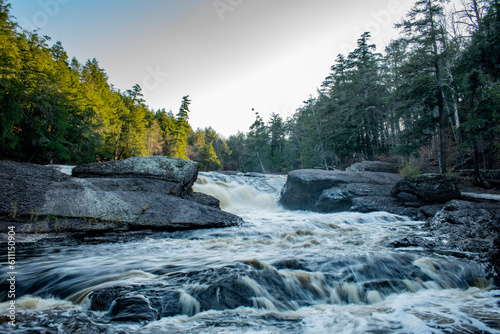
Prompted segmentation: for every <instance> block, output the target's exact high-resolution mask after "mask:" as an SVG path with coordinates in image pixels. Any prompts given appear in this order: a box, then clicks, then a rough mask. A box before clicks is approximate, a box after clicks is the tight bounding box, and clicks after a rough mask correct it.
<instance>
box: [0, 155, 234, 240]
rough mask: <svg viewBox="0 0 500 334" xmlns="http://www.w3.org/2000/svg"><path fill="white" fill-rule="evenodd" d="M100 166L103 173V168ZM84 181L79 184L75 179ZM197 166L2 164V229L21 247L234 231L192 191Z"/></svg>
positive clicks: (158, 162)
mask: <svg viewBox="0 0 500 334" xmlns="http://www.w3.org/2000/svg"><path fill="white" fill-rule="evenodd" d="M101 165H102V166H103V167H101ZM76 175H78V176H84V177H75V176H76ZM197 175H198V166H197V164H196V163H195V162H191V161H186V160H181V159H172V158H168V157H144V158H131V159H127V160H124V161H113V162H108V163H103V164H99V163H96V164H90V165H83V166H79V167H76V168H75V170H74V173H73V176H69V175H66V174H64V173H62V172H60V171H58V170H56V169H54V168H51V167H47V166H41V165H34V164H25V163H16V162H11V161H0V226H2V228H3V230H5V231H6V230H7V229H6V227H7V226H12V225H14V226H15V227H16V233H19V234H22V235H26V236H27V237H26V240H38V239H40V238H39V237H38V238H37V237H35V236H36V235H37V236H42V235H45V234H59V235H65V236H67V235H70V236H71V235H73V234H80V235H81V234H84V235H98V234H103V233H108V232H130V231H148V230H149V231H177V230H188V229H203V228H218V227H229V226H234V225H239V224H241V223H242V222H243V221H242V219H241V218H239V217H237V216H235V215H233V214H230V213H227V212H224V211H222V210H220V208H219V205H218V204H219V203H218V200H217V199H215V198H213V197H211V196H208V195H205V194H200V193H194V192H193V191H192V189H191V186H192V184H193V183H194V182H195V181H196V178H197Z"/></svg>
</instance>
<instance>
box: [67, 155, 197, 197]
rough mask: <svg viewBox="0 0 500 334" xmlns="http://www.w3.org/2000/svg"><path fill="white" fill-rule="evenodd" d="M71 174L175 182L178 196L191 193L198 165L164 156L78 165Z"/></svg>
mask: <svg viewBox="0 0 500 334" xmlns="http://www.w3.org/2000/svg"><path fill="white" fill-rule="evenodd" d="M72 175H73V176H76V177H79V178H95V177H106V178H127V177H134V178H144V179H155V180H162V181H167V182H170V183H173V184H175V185H176V186H177V188H178V190H177V191H176V195H177V193H178V195H180V194H181V193H183V192H188V191H190V189H191V187H192V186H193V184H194V183H195V182H196V179H197V178H198V164H197V163H196V162H194V161H187V160H184V159H179V158H168V157H162V156H152V157H135V158H129V159H126V160H114V161H107V162H103V163H93V164H87V165H81V166H77V167H75V168H74V169H73V171H72Z"/></svg>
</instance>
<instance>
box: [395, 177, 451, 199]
mask: <svg viewBox="0 0 500 334" xmlns="http://www.w3.org/2000/svg"><path fill="white" fill-rule="evenodd" d="M402 192H404V193H408V194H412V195H415V196H417V198H418V199H419V200H421V201H424V202H430V203H446V202H449V201H451V200H454V199H459V198H460V190H458V185H457V183H456V182H455V181H453V180H452V179H451V178H449V177H447V176H445V175H442V174H422V175H418V176H416V177H414V178H405V179H402V180H400V181H399V182H398V183H396V184H395V185H394V188H392V190H391V195H392V196H394V197H396V196H398V195H399V194H400V193H402Z"/></svg>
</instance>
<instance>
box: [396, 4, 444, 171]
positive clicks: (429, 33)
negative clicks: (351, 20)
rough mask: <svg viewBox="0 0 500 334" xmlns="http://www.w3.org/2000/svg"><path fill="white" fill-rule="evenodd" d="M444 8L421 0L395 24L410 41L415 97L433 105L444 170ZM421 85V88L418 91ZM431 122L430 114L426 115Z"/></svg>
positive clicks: (440, 159) (441, 166) (411, 73)
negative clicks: (405, 16)
mask: <svg viewBox="0 0 500 334" xmlns="http://www.w3.org/2000/svg"><path fill="white" fill-rule="evenodd" d="M443 21H444V9H443V6H442V5H441V3H439V2H438V1H435V0H418V1H417V2H416V3H415V5H414V6H413V8H412V9H411V10H410V12H409V13H408V14H407V18H406V19H405V20H403V22H402V23H400V24H397V25H396V26H397V27H398V28H400V29H402V30H403V32H404V34H405V36H406V40H407V41H408V43H409V44H410V45H411V47H412V48H411V52H412V54H413V56H412V57H411V60H410V62H411V64H410V66H409V67H408V75H413V76H414V77H415V79H416V80H415V81H414V82H413V83H412V84H413V85H416V87H415V88H414V90H413V92H414V93H415V94H416V98H417V99H420V100H421V101H425V102H426V104H427V105H428V106H429V107H431V108H432V109H434V110H433V113H434V114H435V117H436V120H437V123H438V126H437V128H438V138H439V167H440V171H441V173H443V174H444V173H446V171H447V157H446V133H445V129H446V116H447V115H446V113H445V99H446V93H445V89H444V87H445V82H444V80H443V73H442V71H443V68H444V65H443V61H444V59H445V54H444V52H445V50H446V32H445V28H444V26H443V24H442V22H443ZM418 89H422V90H421V91H419V90H418ZM424 117H425V118H426V119H429V121H430V122H431V123H432V120H431V119H430V118H429V117H428V115H425V116H424Z"/></svg>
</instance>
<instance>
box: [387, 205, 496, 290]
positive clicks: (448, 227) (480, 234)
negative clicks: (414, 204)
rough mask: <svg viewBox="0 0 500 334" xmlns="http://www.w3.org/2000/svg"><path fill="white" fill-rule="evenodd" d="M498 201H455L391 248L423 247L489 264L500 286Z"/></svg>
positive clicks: (491, 273) (391, 243)
mask: <svg viewBox="0 0 500 334" xmlns="http://www.w3.org/2000/svg"><path fill="white" fill-rule="evenodd" d="M498 208H499V204H498V202H493V201H488V200H483V201H477V202H469V201H463V200H452V201H450V202H448V203H446V204H445V205H444V206H442V207H441V209H440V210H438V211H437V212H436V214H435V215H434V216H433V217H431V218H429V219H428V220H427V221H426V223H425V225H424V226H423V227H421V228H420V229H418V231H416V233H415V234H412V233H408V235H407V236H406V237H405V238H403V239H401V240H393V241H391V242H390V243H389V246H392V247H395V248H400V247H420V248H423V249H426V250H429V251H432V252H434V253H439V252H441V253H443V254H460V256H461V257H467V258H470V259H471V260H474V261H479V262H483V263H486V264H487V265H488V267H489V274H490V277H492V278H493V279H494V280H495V282H496V284H497V285H499V284H500V213H499V211H498Z"/></svg>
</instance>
